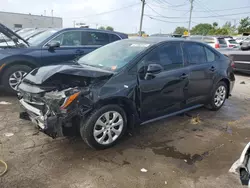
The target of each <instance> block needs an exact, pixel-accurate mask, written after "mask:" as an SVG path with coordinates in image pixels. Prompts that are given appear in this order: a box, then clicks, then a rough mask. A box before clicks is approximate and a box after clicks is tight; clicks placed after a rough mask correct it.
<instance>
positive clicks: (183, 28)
mask: <svg viewBox="0 0 250 188" xmlns="http://www.w3.org/2000/svg"><path fill="white" fill-rule="evenodd" d="M187 30H188V29H187V28H185V27H176V28H175V30H174V34H179V35H183V33H184V32H185V31H187Z"/></svg>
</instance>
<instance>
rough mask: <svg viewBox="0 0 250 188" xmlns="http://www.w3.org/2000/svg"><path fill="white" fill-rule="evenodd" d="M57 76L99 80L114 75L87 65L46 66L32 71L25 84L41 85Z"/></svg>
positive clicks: (25, 79)
mask: <svg viewBox="0 0 250 188" xmlns="http://www.w3.org/2000/svg"><path fill="white" fill-rule="evenodd" d="M55 74H64V75H75V76H83V77H88V78H99V77H106V76H111V75H113V74H114V73H113V72H111V71H107V70H103V69H100V68H96V67H91V66H87V65H83V66H82V65H51V66H44V67H40V68H37V69H34V70H33V71H31V72H30V73H29V74H28V75H27V76H26V77H25V78H24V80H23V81H24V82H29V83H33V84H36V85H40V84H42V83H44V82H45V81H46V80H47V79H49V78H50V77H52V76H54V75H55Z"/></svg>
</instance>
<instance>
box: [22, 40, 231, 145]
mask: <svg viewBox="0 0 250 188" xmlns="http://www.w3.org/2000/svg"><path fill="white" fill-rule="evenodd" d="M231 65H232V62H231V60H230V59H229V58H227V57H226V56H224V55H222V54H221V53H219V52H218V51H216V50H214V49H213V48H211V47H210V46H208V45H206V44H203V43H200V42H195V41H187V40H182V39H170V38H153V37H152V38H138V39H126V40H122V41H117V42H114V43H111V44H108V45H106V46H104V47H101V48H99V49H97V50H95V51H93V52H91V53H90V54H88V55H86V56H84V57H82V58H80V59H79V60H78V61H77V62H75V64H74V65H72V64H71V65H67V64H65V65H53V66H45V67H41V68H37V69H34V70H33V71H32V72H30V73H29V74H28V75H27V76H26V77H25V78H24V79H23V81H22V83H21V84H20V85H19V94H18V98H19V101H20V104H21V107H22V109H23V112H21V113H20V117H21V118H22V119H29V120H31V121H32V122H34V123H35V124H36V125H37V126H38V127H39V129H40V130H41V131H43V132H44V133H46V134H47V135H49V136H51V137H53V138H55V137H59V136H70V135H75V134H79V133H80V135H81V137H82V138H83V140H84V141H85V142H86V143H87V144H88V145H89V146H91V147H93V148H96V149H104V148H108V147H110V146H112V145H114V144H115V143H116V142H117V141H118V140H119V139H120V138H121V137H122V135H123V134H124V133H125V132H126V130H127V129H133V128H134V127H135V126H136V125H139V124H145V123H148V122H152V121H154V120H159V119H161V118H165V117H168V116H172V115H176V114H179V113H183V112H185V111H188V110H191V109H194V108H198V107H201V106H203V105H205V106H207V107H209V108H210V109H211V110H218V109H219V108H221V107H222V105H223V104H224V102H225V100H226V99H227V98H228V97H229V96H230V92H231V90H232V88H233V85H234V80H235V78H234V74H233V69H232V67H231Z"/></svg>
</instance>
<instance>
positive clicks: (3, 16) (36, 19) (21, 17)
mask: <svg viewBox="0 0 250 188" xmlns="http://www.w3.org/2000/svg"><path fill="white" fill-rule="evenodd" d="M0 23H2V24H4V25H5V26H7V27H8V28H10V29H15V28H49V27H54V28H61V27H62V25H63V21H62V18H59V17H51V16H43V15H32V14H21V13H12V12H2V11H0Z"/></svg>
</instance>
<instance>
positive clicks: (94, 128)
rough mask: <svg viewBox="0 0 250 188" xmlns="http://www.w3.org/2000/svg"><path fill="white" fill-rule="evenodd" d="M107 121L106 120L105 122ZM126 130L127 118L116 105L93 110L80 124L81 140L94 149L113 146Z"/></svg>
mask: <svg viewBox="0 0 250 188" xmlns="http://www.w3.org/2000/svg"><path fill="white" fill-rule="evenodd" d="M107 119H108V120H107ZM126 129H127V117H126V113H125V112H124V110H123V109H122V108H121V107H120V106H118V105H113V104H112V105H105V106H103V107H101V108H99V109H96V110H94V111H93V112H92V113H91V114H90V115H88V117H87V119H86V120H85V121H82V122H81V125H80V134H81V137H82V139H83V140H84V141H85V142H86V144H88V145H89V146H90V147H92V148H94V149H106V148H109V147H111V146H113V145H115V144H116V143H117V142H118V141H119V139H120V138H121V137H122V136H123V135H124V133H125V131H126Z"/></svg>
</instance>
